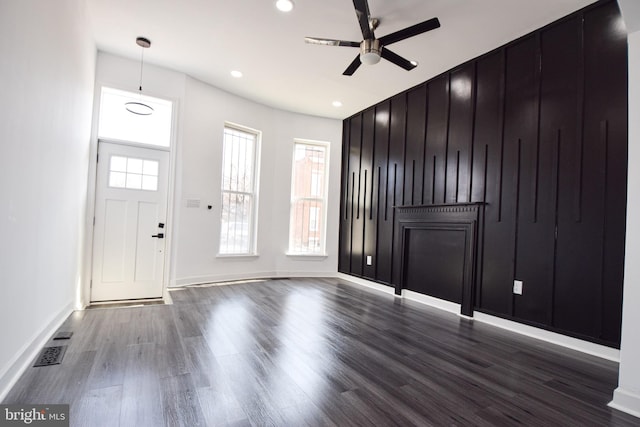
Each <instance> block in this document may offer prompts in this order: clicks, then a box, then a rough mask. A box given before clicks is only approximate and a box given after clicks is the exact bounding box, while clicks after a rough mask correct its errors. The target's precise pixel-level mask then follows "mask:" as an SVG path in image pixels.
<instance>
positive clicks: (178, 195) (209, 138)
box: [96, 47, 342, 285]
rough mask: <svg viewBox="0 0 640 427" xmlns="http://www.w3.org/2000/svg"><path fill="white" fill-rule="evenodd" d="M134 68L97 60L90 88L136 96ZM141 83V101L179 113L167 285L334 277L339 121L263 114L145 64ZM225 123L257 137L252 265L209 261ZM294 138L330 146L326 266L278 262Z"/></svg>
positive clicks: (283, 246)
mask: <svg viewBox="0 0 640 427" xmlns="http://www.w3.org/2000/svg"><path fill="white" fill-rule="evenodd" d="M152 48H153V47H152ZM150 56H151V55H147V57H150ZM138 67H139V62H137V61H136V60H129V59H125V58H121V57H117V56H113V55H110V54H105V53H100V54H99V55H98V65H97V68H98V69H97V77H96V86H97V87H98V88H99V86H100V85H101V84H105V85H107V86H113V87H117V88H121V89H128V90H135V87H132V86H135V84H136V82H137V74H136V72H137V70H139V69H138ZM143 82H144V92H145V93H146V94H149V95H153V96H158V97H165V98H171V99H173V100H174V101H176V102H177V105H178V115H177V117H178V120H177V123H176V125H177V133H176V146H175V149H176V153H175V155H176V162H175V189H174V204H173V209H172V211H173V215H174V216H173V218H172V220H171V221H169V227H171V234H172V237H171V239H172V243H171V248H172V254H171V256H172V260H171V268H170V271H171V277H170V284H171V285H184V284H192V283H204V282H210V281H220V280H231V279H238V278H253V277H271V276H313V275H325V276H326V275H334V274H336V272H337V265H338V212H339V205H340V200H339V197H340V196H339V193H340V157H341V148H340V147H341V140H342V122H341V121H339V120H333V119H324V118H319V117H312V116H307V115H302V114H297V113H291V112H286V111H282V110H277V109H274V108H271V107H267V106H265V105H262V104H258V103H255V102H252V101H249V100H247V99H244V98H241V97H238V96H235V95H232V94H230V93H228V92H225V91H222V90H220V89H217V88H215V87H212V86H210V85H208V84H205V83H203V82H201V81H199V80H196V79H193V78H191V77H189V76H186V75H184V74H181V73H177V72H174V71H170V70H166V69H163V68H161V67H156V66H153V65H150V64H149V63H147V62H145V74H144V81H143ZM225 122H232V123H236V124H239V125H243V126H247V127H250V128H253V129H257V130H259V131H261V132H262V156H261V162H260V163H261V165H260V166H261V170H260V184H259V185H260V190H259V209H258V213H259V217H258V240H257V242H258V253H259V256H258V257H241V258H218V257H216V255H217V252H218V245H219V238H220V202H221V193H220V185H221V164H222V136H223V128H224V123H225ZM294 138H302V139H312V140H320V141H327V142H330V143H331V148H330V154H331V158H330V169H331V170H330V183H329V204H328V214H329V218H328V219H329V221H328V230H327V253H328V256H327V257H326V258H321V259H315V258H314V259H306V258H305V259H301V258H293V257H288V256H286V255H285V252H286V251H287V246H288V230H289V200H290V188H291V160H292V158H291V156H292V154H293V140H294ZM187 199H199V200H201V206H200V208H187V207H186V200H187ZM207 205H212V206H213V209H211V210H209V209H207Z"/></svg>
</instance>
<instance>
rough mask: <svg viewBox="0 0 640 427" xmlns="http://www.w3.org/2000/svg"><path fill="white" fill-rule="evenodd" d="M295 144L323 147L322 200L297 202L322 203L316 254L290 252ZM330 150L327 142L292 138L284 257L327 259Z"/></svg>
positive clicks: (306, 198)
mask: <svg viewBox="0 0 640 427" xmlns="http://www.w3.org/2000/svg"><path fill="white" fill-rule="evenodd" d="M296 144H305V145H315V146H318V147H324V149H325V152H324V185H323V189H324V191H323V194H322V198H318V197H304V198H300V199H299V200H322V201H323V209H322V211H321V212H320V215H321V218H323V220H324V221H323V227H322V231H321V234H320V238H321V241H320V251H318V252H296V251H293V250H292V247H291V218H292V209H293V203H294V201H295V200H294V190H295V176H294V171H295V164H296V156H295V147H296ZM330 148H331V143H330V142H327V141H314V140H310V139H299V138H294V140H293V147H292V150H291V153H292V155H291V192H290V201H289V237H288V240H289V243H288V245H287V246H288V247H287V252H285V255H286V256H288V257H291V258H307V259H313V258H315V259H317V260H322V259H325V258H327V256H328V254H327V223H328V218H327V211H328V205H329V203H328V199H329V158H330Z"/></svg>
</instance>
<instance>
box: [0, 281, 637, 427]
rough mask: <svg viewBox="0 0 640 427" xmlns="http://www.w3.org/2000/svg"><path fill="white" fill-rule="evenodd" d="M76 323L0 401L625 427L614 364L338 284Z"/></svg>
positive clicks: (230, 415) (382, 420)
mask: <svg viewBox="0 0 640 427" xmlns="http://www.w3.org/2000/svg"><path fill="white" fill-rule="evenodd" d="M171 296H172V298H173V301H174V304H173V305H156V306H146V307H134V308H108V309H94V310H85V311H81V312H76V313H74V314H72V315H71V316H70V318H69V319H68V320H67V321H66V323H65V324H64V325H63V326H62V327H61V328H60V330H64V331H73V332H74V335H73V337H72V338H71V340H70V341H69V348H68V350H67V353H66V356H65V358H64V361H63V363H62V364H60V365H56V366H50V367H40V368H29V369H28V370H27V371H26V372H25V374H24V375H23V376H22V378H21V379H20V381H19V382H18V383H17V384H16V386H15V387H14V388H13V389H12V390H11V392H10V394H9V395H8V397H7V398H6V399H5V401H4V403H48V404H55V403H69V404H70V405H71V417H70V418H71V425H74V426H162V425H167V426H189V427H192V426H204V425H209V426H227V425H228V426H369V425H370V426H396V425H397V426H411V425H416V426H429V425H434V426H450V425H459V426H496V425H497V426H503V425H504V426H511V425H535V426H638V425H640V419H637V418H634V417H632V416H630V415H627V414H624V413H622V412H618V411H616V410H613V409H610V408H608V407H607V406H606V404H607V402H609V400H610V399H611V396H612V393H613V390H614V389H615V387H616V384H617V372H618V365H617V364H616V363H613V362H608V361H604V360H602V359H598V358H596V357H592V356H588V355H584V354H582V353H578V352H575V351H572V350H567V349H564V348H561V347H558V346H554V345H551V344H546V343H542V342H540V341H537V340H533V339H529V338H526V337H522V336H519V335H516V334H512V333H510V332H507V331H504V330H500V329H497V328H494V327H491V326H489V325H483V324H481V323H474V322H473V321H469V320H466V319H462V318H460V317H458V316H456V315H453V314H449V313H444V312H441V311H438V310H436V309H432V308H430V307H426V306H423V305H421V304H418V303H414V302H411V301H406V300H401V299H395V298H394V297H393V296H391V295H385V294H381V293H378V292H376V291H373V290H369V289H366V288H360V287H357V286H355V285H350V284H345V283H341V282H339V281H338V280H336V279H295V280H293V279H291V280H268V281H264V282H256V283H245V284H233V285H227V286H211V287H190V288H183V289H180V290H175V291H172V293H171Z"/></svg>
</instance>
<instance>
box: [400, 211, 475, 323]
mask: <svg viewBox="0 0 640 427" xmlns="http://www.w3.org/2000/svg"><path fill="white" fill-rule="evenodd" d="M394 210H395V226H394V229H395V232H394V248H395V250H394V260H393V283H394V285H395V288H396V294H400V293H401V292H402V289H409V290H413V291H416V292H420V293H423V294H426V295H429V296H433V297H436V298H441V299H445V300H448V301H451V302H455V303H459V304H460V306H461V313H462V314H464V315H466V316H473V307H474V302H475V292H476V289H477V287H476V282H477V280H478V278H479V277H480V266H481V265H482V264H481V260H482V244H481V243H482V230H483V227H482V222H483V221H484V203H454V204H444V205H423V206H396V207H394Z"/></svg>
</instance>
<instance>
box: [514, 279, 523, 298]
mask: <svg viewBox="0 0 640 427" xmlns="http://www.w3.org/2000/svg"><path fill="white" fill-rule="evenodd" d="M513 293H514V294H516V295H522V280H514V281H513Z"/></svg>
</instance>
